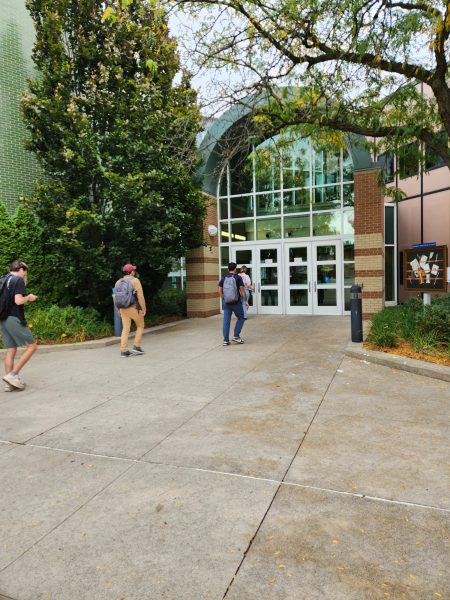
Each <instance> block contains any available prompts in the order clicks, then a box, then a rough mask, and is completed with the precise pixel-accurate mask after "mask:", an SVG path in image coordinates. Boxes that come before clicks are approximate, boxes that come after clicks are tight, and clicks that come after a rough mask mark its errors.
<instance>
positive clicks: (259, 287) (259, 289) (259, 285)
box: [258, 282, 261, 294]
mask: <svg viewBox="0 0 450 600" xmlns="http://www.w3.org/2000/svg"><path fill="white" fill-rule="evenodd" d="M260 291H261V284H260V283H259V282H258V294H259V293H260Z"/></svg>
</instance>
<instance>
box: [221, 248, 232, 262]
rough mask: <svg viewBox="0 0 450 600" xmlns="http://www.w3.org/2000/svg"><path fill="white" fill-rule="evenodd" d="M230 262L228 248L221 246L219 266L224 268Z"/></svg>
mask: <svg viewBox="0 0 450 600" xmlns="http://www.w3.org/2000/svg"><path fill="white" fill-rule="evenodd" d="M229 262H230V248H229V247H228V246H222V247H221V249H220V264H221V265H222V266H223V267H225V266H226V265H228V263H229Z"/></svg>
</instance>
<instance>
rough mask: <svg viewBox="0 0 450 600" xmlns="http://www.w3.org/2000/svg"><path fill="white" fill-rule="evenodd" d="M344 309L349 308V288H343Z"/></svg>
mask: <svg viewBox="0 0 450 600" xmlns="http://www.w3.org/2000/svg"><path fill="white" fill-rule="evenodd" d="M344 310H347V311H349V310H350V288H344Z"/></svg>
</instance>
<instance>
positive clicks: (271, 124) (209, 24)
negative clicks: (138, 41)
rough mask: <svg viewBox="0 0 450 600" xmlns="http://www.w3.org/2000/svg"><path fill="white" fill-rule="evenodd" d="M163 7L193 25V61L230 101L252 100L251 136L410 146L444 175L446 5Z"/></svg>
mask: <svg viewBox="0 0 450 600" xmlns="http://www.w3.org/2000/svg"><path fill="white" fill-rule="evenodd" d="M173 4H174V5H175V6H176V7H178V8H180V9H181V10H182V11H186V12H190V16H191V17H193V18H194V19H197V24H195V21H194V29H196V31H197V43H196V50H197V57H198V61H199V62H200V63H201V65H202V66H204V67H207V68H209V69H214V70H215V72H216V73H217V72H219V71H220V72H222V73H224V72H227V73H228V74H229V75H230V79H229V81H230V82H231V84H232V85H231V88H232V92H230V93H229V94H228V95H229V96H230V99H231V100H233V101H234V102H236V101H239V100H242V98H244V97H245V96H246V95H248V94H249V93H254V94H256V97H257V98H259V99H260V101H259V103H258V107H257V109H256V111H255V124H256V125H257V126H258V128H259V130H260V131H261V132H264V133H265V134H267V135H270V134H273V133H276V132H279V131H281V130H283V129H285V128H287V127H291V126H295V127H297V128H298V129H299V130H300V131H301V132H302V133H303V134H316V135H317V132H318V131H319V130H320V131H321V132H322V138H325V137H326V135H324V134H326V132H330V134H329V136H328V140H329V141H331V142H333V143H334V144H337V143H339V139H341V143H342V134H340V133H339V132H350V133H354V134H360V135H362V136H366V137H367V138H368V139H369V140H374V142H373V145H375V146H376V147H377V148H378V149H379V148H380V147H381V148H383V149H384V150H393V151H397V150H398V149H399V148H400V147H401V146H403V145H404V144H406V143H409V142H413V141H416V142H419V144H418V148H419V150H420V149H422V150H423V148H424V147H425V146H426V147H427V148H428V152H432V153H434V154H435V155H438V156H439V157H440V158H441V159H442V161H443V162H444V163H445V164H446V165H447V166H448V167H450V150H449V144H448V140H449V136H450V87H449V81H450V80H449V66H448V60H449V52H450V48H449V35H450V4H449V3H448V2H447V1H443V0H439V1H438V0H424V1H419V2H414V1H403V0H398V1H397V0H348V1H342V0H279V1H277V2H269V3H267V2H263V1H262V0H175V1H174V2H173ZM191 22H192V21H191ZM225 80H226V78H225V77H222V81H221V82H219V83H222V87H221V88H220V90H221V92H223V90H224V87H223V82H224V81H225ZM422 92H423V93H422ZM222 97H223V96H222ZM422 155H423V152H422Z"/></svg>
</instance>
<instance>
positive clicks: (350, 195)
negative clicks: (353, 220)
mask: <svg viewBox="0 0 450 600" xmlns="http://www.w3.org/2000/svg"><path fill="white" fill-rule="evenodd" d="M342 190H343V191H342V193H343V199H344V206H355V190H354V187H353V183H350V184H348V183H347V184H346V185H344V186H343V188H342Z"/></svg>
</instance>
